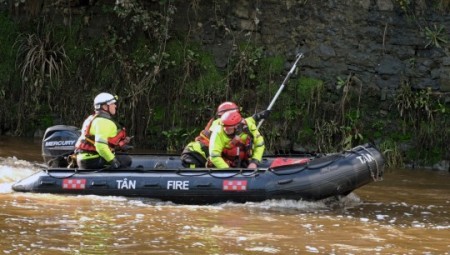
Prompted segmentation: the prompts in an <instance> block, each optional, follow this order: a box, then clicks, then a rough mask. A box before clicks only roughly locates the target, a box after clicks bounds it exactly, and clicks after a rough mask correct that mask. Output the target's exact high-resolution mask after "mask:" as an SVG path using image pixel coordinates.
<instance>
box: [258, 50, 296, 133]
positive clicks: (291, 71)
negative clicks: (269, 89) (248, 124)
mask: <svg viewBox="0 0 450 255" xmlns="http://www.w3.org/2000/svg"><path fill="white" fill-rule="evenodd" d="M301 58H303V53H299V54H298V55H297V59H296V60H295V62H294V64H293V65H292V67H291V70H289V73H288V74H287V75H286V77H285V78H284V80H283V83H281V86H280V88H279V89H278V91H277V93H276V94H275V96H274V97H273V99H272V101H271V102H270V104H269V107H267V110H272V107H273V105H274V104H275V101H277V99H278V97H279V96H280V94H281V91H283V89H284V87H285V84H286V82H287V81H288V80H289V78H290V77H291V75H292V74H293V73H294V71H295V68H297V63H298V61H299V60H300V59H301ZM263 122H264V119H262V120H260V121H259V123H258V128H259V127H261V125H262V124H263Z"/></svg>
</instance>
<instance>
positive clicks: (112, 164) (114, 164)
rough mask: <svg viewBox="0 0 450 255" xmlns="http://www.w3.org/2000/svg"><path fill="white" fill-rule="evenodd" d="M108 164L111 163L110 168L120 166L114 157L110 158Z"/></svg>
mask: <svg viewBox="0 0 450 255" xmlns="http://www.w3.org/2000/svg"><path fill="white" fill-rule="evenodd" d="M109 164H110V165H111V168H112V169H117V168H119V167H120V161H119V160H117V158H114V159H113V160H111V161H110V162H109Z"/></svg>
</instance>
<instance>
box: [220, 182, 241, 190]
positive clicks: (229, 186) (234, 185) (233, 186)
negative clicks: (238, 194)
mask: <svg viewBox="0 0 450 255" xmlns="http://www.w3.org/2000/svg"><path fill="white" fill-rule="evenodd" d="M222 189H223V190H224V191H246V190H247V181H246V180H224V181H223V182H222Z"/></svg>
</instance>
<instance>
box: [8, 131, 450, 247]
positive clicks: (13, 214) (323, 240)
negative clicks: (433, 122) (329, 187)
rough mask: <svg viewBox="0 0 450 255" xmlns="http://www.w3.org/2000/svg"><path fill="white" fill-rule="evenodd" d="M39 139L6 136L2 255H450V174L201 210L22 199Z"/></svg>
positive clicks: (417, 173)
mask: <svg viewBox="0 0 450 255" xmlns="http://www.w3.org/2000/svg"><path fill="white" fill-rule="evenodd" d="M41 162H42V159H41V156H40V141H39V140H30V139H19V138H10V137H0V254H283V255H284V254H450V174H449V173H448V172H444V171H440V172H438V171H431V170H406V169H388V170H387V171H386V173H385V177H384V180H383V181H381V182H377V183H371V184H369V185H367V186H365V187H362V188H360V189H358V190H356V191H354V192H353V193H351V194H350V195H349V196H347V197H346V198H343V199H340V200H335V199H327V200H323V201H317V202H306V201H291V200H270V201H265V202H261V203H245V204H237V203H224V204H216V205H205V206H192V205H189V206H187V205H178V204H173V203H170V202H161V201H155V200H151V199H146V198H140V199H136V198H124V197H100V196H70V195H51V194H31V193H18V192H14V191H12V190H11V185H12V184H13V183H14V182H15V181H17V180H19V179H21V178H24V177H26V176H28V175H30V174H32V173H34V172H35V171H39V167H38V166H37V165H36V163H41Z"/></svg>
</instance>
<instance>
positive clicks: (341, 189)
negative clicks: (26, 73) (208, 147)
mask: <svg viewBox="0 0 450 255" xmlns="http://www.w3.org/2000/svg"><path fill="white" fill-rule="evenodd" d="M78 135H79V133H77V130H76V128H72V127H67V126H55V127H52V128H49V129H48V130H47V132H46V134H45V136H44V140H43V145H42V146H43V154H44V159H45V160H46V162H47V163H50V164H49V165H50V166H48V167H47V168H45V169H43V170H42V171H39V172H37V173H35V174H33V175H31V176H29V177H27V178H25V179H23V180H20V181H18V182H17V183H15V184H13V186H12V188H13V190H15V191H19V192H40V193H58V194H60V193H61V194H62V193H64V194H83V195H84V194H93V195H107V196H130V197H147V198H155V199H160V200H166V201H173V202H176V203H183V204H208V203H219V202H226V201H234V202H247V201H263V200H267V199H295V200H300V199H303V200H320V199H324V198H327V197H331V196H339V195H347V194H349V193H350V192H352V191H353V190H355V189H357V188H359V187H361V186H363V185H366V184H368V183H371V182H373V181H378V180H381V179H382V176H383V171H384V159H383V157H382V155H381V153H380V152H379V151H378V150H377V149H376V148H375V147H374V146H372V145H369V144H368V145H361V146H357V147H355V148H353V149H351V150H347V151H344V152H342V153H333V154H330V155H323V156H321V157H275V156H267V157H264V158H263V161H262V164H261V165H260V167H259V168H258V169H253V170H249V169H225V170H217V169H214V168H211V169H209V168H195V169H192V168H183V166H182V164H181V161H180V157H179V156H177V155H153V154H132V155H131V156H132V159H133V164H132V166H131V167H130V168H127V169H116V170H112V169H102V170H79V169H76V168H67V167H62V166H63V162H64V160H61V161H59V158H61V157H59V156H57V155H63V154H64V153H65V152H67V151H70V150H73V145H74V143H75V142H74V141H76V139H77V138H78ZM55 165H56V166H55Z"/></svg>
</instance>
